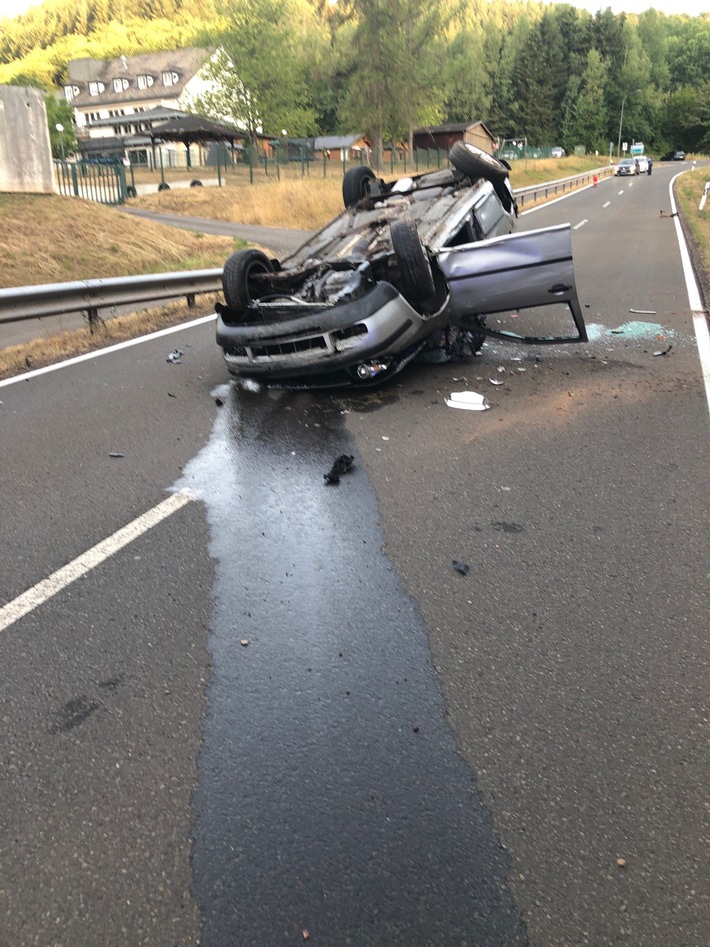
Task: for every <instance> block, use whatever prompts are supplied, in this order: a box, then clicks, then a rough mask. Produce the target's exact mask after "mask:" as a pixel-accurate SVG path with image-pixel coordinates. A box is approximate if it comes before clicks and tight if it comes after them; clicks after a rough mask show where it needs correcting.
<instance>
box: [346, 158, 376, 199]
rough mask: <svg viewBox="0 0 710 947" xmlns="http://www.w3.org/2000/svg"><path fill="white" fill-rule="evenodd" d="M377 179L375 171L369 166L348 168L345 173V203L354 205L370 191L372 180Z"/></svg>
mask: <svg viewBox="0 0 710 947" xmlns="http://www.w3.org/2000/svg"><path fill="white" fill-rule="evenodd" d="M374 180H375V172H374V171H373V170H372V168H368V167H367V166H364V165H363V167H360V168H348V170H347V171H346V172H345V174H344V175H343V203H344V204H345V206H346V207H354V206H355V205H356V204H357V203H359V202H360V201H361V200H362V199H363V197H367V195H368V194H369V193H370V181H374Z"/></svg>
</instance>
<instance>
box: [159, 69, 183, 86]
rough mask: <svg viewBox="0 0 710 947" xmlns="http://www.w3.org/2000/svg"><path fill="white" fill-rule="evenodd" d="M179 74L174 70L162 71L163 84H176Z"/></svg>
mask: <svg viewBox="0 0 710 947" xmlns="http://www.w3.org/2000/svg"><path fill="white" fill-rule="evenodd" d="M179 79H180V76H179V75H178V74H177V73H176V72H164V73H163V85H165V86H170V85H177V84H178V81H179Z"/></svg>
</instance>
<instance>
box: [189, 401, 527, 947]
mask: <svg viewBox="0 0 710 947" xmlns="http://www.w3.org/2000/svg"><path fill="white" fill-rule="evenodd" d="M342 406H343V405H342V402H335V401H334V400H332V399H331V398H330V397H329V396H325V395H320V396H317V397H316V396H313V395H308V394H305V393H297V394H293V393H289V392H274V391H262V392H258V393H249V392H244V391H239V390H234V391H233V393H232V396H231V397H230V398H229V399H228V400H227V401H226V403H225V408H224V410H223V412H220V414H219V415H218V416H217V418H216V421H215V429H214V433H213V436H212V439H211V441H210V443H209V444H208V445H207V447H206V448H205V449H204V450H203V451H202V452H201V454H200V455H199V456H198V457H197V458H195V459H194V460H193V461H192V462H191V463H190V464H189V465H188V467H187V468H186V472H185V477H184V480H183V482H182V485H185V486H189V487H191V488H192V489H193V490H196V491H197V492H198V494H202V495H203V496H204V497H205V500H206V507H207V516H208V520H209V522H210V529H211V537H212V539H211V545H210V551H211V554H212V555H213V557H214V559H215V560H216V570H215V572H216V583H215V588H214V599H215V609H214V617H213V623H212V635H211V651H212V656H213V669H214V670H213V678H212V682H211V685H210V688H209V695H208V699H209V704H208V711H207V717H206V721H205V732H204V743H203V749H202V752H201V755H200V761H199V762H200V777H199V785H198V788H197V790H196V792H195V797H194V798H195V805H196V817H197V823H196V837H195V844H194V848H193V858H192V864H193V872H194V891H195V894H196V897H197V900H198V903H199V905H200V908H201V911H202V914H203V919H204V923H203V930H202V938H201V943H202V944H203V945H204V947H217V945H219V947H221V945H224V944H239V945H240V947H249V945H253V947H265V945H280V944H284V945H285V944H289V943H297V942H300V940H301V939H302V936H303V931H304V930H307V931H308V932H309V938H310V939H312V940H313V942H314V943H322V944H329V945H334V947H335V945H337V947H348V945H357V947H369V945H372V947H382V945H384V944H386V945H388V947H398V945H402V947H411V945H413V944H416V945H417V947H420V945H421V947H426V945H432V947H433V945H436V947H447V945H451V947H453V945H456V947H461V945H470V947H484V945H490V947H501V945H506V947H519V945H525V944H527V942H528V941H527V935H526V931H525V928H524V925H523V924H522V922H521V920H520V918H519V917H518V915H517V912H516V909H515V906H514V903H513V899H512V896H511V894H510V892H509V890H508V887H507V882H506V877H507V873H508V871H509V868H510V859H509V856H508V854H507V852H506V851H505V850H504V849H503V848H502V847H501V845H500V844H499V842H498V840H497V838H496V836H495V833H494V828H493V823H492V819H491V816H490V814H489V812H488V810H487V809H486V807H485V806H484V805H483V803H482V801H481V798H480V796H479V794H478V791H477V789H476V783H475V777H474V775H473V774H472V772H471V770H470V769H469V767H468V766H467V764H466V763H465V761H464V760H463V758H462V756H461V755H460V753H459V750H458V747H457V746H456V743H455V740H454V737H453V734H452V732H451V729H450V728H449V726H448V723H447V719H446V707H445V704H444V701H443V698H442V696H441V691H440V687H439V681H438V677H437V675H436V672H435V670H434V668H433V666H432V662H431V655H430V651H429V641H428V636H427V631H426V628H425V626H424V623H423V620H422V617H421V615H420V613H419V610H418V608H417V606H416V604H415V602H413V601H412V599H411V598H410V597H409V596H408V595H407V594H406V593H405V591H404V590H403V589H402V587H401V585H400V583H399V579H398V577H397V575H396V573H395V572H394V569H393V567H392V564H391V562H390V561H389V560H388V559H387V558H386V557H385V555H384V553H383V542H384V539H383V534H382V531H381V529H380V527H379V525H378V508H377V498H376V496H375V493H374V491H373V488H372V486H371V484H370V482H369V480H368V479H367V477H366V475H365V472H364V468H363V467H362V465H361V463H360V462H359V460H358V458H357V457H356V465H355V468H354V470H353V471H352V472H351V473H350V474H349V475H348V477H347V478H344V479H343V480H342V482H341V484H340V487H339V489H338V490H323V489H314V486H315V485H317V484H322V483H323V469H324V466H326V467H327V465H328V464H329V463H330V462H331V460H332V458H333V456H337V455H338V454H340V453H342V452H347V454H348V455H355V454H356V452H355V449H354V446H353V444H352V442H351V439H350V436H349V434H348V433H347V431H346V430H345V427H344V425H343V420H342V418H341V410H342ZM346 494H347V502H343V501H344V499H346ZM245 640H247V641H248V642H249V647H248V648H245V647H243V646H242V644H241V642H242V641H245Z"/></svg>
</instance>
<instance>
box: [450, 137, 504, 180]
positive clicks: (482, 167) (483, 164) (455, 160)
mask: <svg viewBox="0 0 710 947" xmlns="http://www.w3.org/2000/svg"><path fill="white" fill-rule="evenodd" d="M449 160H450V161H451V164H453V166H454V167H455V168H456V170H457V171H462V172H463V173H464V174H466V175H468V177H470V178H472V179H475V178H487V180H489V181H490V182H491V184H493V183H495V182H496V181H504V180H505V178H506V177H507V176H508V169H507V168H506V166H505V165H504V164H503V162H502V161H499V160H498V159H497V158H494V157H493V156H492V155H489V154H488V153H487V152H485V151H482V150H481V149H480V148H476V146H475V145H469V144H468V142H465V141H456V142H454V144H453V146H452V148H451V151H450V152H449Z"/></svg>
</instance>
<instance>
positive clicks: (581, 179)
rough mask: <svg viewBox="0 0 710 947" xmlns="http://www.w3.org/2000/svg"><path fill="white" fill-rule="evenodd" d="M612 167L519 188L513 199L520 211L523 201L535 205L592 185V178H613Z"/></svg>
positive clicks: (606, 166) (523, 206)
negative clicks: (586, 185) (587, 184)
mask: <svg viewBox="0 0 710 947" xmlns="http://www.w3.org/2000/svg"><path fill="white" fill-rule="evenodd" d="M613 175H614V167H613V165H605V166H604V167H603V168H595V169H594V170H592V171H585V172H584V173H583V174H574V175H572V176H571V177H568V178H560V179H559V180H558V181H545V182H544V183H543V184H531V185H530V186H529V187H521V188H519V189H518V190H516V191H514V194H515V199H516V201H517V202H518V207H519V208H520V209H521V210H524V208H525V201H526V200H527V201H528V203H537V201H539V200H545V201H547V200H549V199H550V198H551V197H556V196H557V195H558V194H564V193H566V192H567V191H574V190H576V189H577V188H579V187H582V186H583V185H584V184H586V183H593V182H594V178H595V177H596V178H597V180H599V181H600V180H601V179H602V178H605V177H613Z"/></svg>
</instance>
